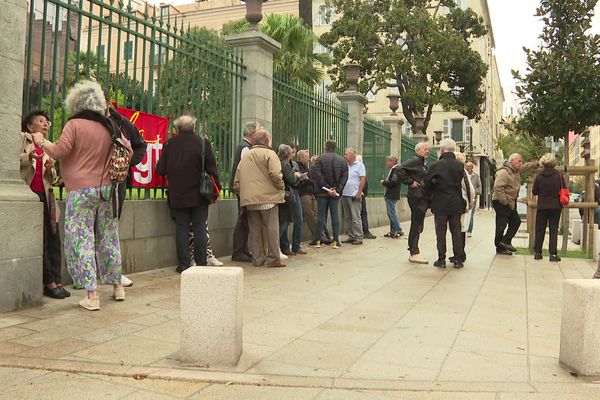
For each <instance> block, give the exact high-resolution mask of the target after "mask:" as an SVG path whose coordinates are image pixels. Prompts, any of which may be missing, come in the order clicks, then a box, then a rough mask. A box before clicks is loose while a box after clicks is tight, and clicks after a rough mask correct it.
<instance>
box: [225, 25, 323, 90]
mask: <svg viewBox="0 0 600 400" xmlns="http://www.w3.org/2000/svg"><path fill="white" fill-rule="evenodd" d="M259 29H260V31H261V32H263V33H264V34H266V35H268V36H270V37H271V38H273V39H275V40H277V41H278V42H279V43H281V49H279V50H278V51H277V53H275V56H274V59H273V64H274V69H275V71H277V72H285V73H286V74H287V75H288V76H290V77H291V78H292V79H298V80H300V81H302V82H304V83H306V84H310V85H315V84H319V83H321V82H322V81H323V78H324V77H325V72H324V71H323V70H322V69H321V68H319V67H317V66H315V63H320V64H323V65H325V66H327V65H330V64H331V59H330V57H329V55H328V54H315V53H313V47H314V45H315V44H316V43H317V42H318V37H317V35H316V34H315V33H314V32H313V31H312V30H310V28H308V27H307V26H306V25H305V24H304V22H303V21H302V19H301V18H299V17H297V16H295V15H289V14H269V15H268V16H267V17H266V18H265V19H264V20H263V21H262V22H261V23H260V24H259ZM248 30H250V24H249V23H248V22H247V21H245V20H238V21H230V22H228V23H226V24H225V25H223V29H222V30H221V34H222V35H224V36H227V35H230V34H232V33H240V32H246V31H248Z"/></svg>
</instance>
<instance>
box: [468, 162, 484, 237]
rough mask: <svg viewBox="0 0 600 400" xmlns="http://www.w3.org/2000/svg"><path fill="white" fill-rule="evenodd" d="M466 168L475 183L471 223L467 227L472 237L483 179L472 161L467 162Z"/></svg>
mask: <svg viewBox="0 0 600 400" xmlns="http://www.w3.org/2000/svg"><path fill="white" fill-rule="evenodd" d="M465 169H466V170H467V174H468V176H469V180H470V181H471V184H472V185H473V189H475V194H474V200H473V207H471V212H470V213H469V225H468V227H467V236H468V237H471V235H472V234H473V221H474V219H475V209H476V208H477V199H478V198H479V196H481V179H480V178H479V175H477V173H476V172H475V171H474V169H475V165H474V164H473V163H472V162H471V161H468V162H467V164H466V166H465Z"/></svg>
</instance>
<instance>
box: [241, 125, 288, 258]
mask: <svg viewBox="0 0 600 400" xmlns="http://www.w3.org/2000/svg"><path fill="white" fill-rule="evenodd" d="M270 144H271V135H270V134H269V132H267V131H265V130H259V131H258V132H256V135H255V136H254V145H253V146H252V148H251V149H250V151H248V153H247V154H246V155H245V156H244V157H243V158H242V160H241V161H240V164H239V168H238V169H237V172H236V174H235V177H234V181H233V188H234V190H235V191H236V193H237V194H238V198H239V201H240V207H242V208H243V209H245V212H246V213H247V214H248V225H249V228H250V230H249V232H248V245H249V247H250V252H251V254H252V263H253V264H254V265H255V266H257V267H261V266H263V265H265V263H266V265H267V267H285V264H282V263H281V259H280V253H279V212H278V211H279V210H278V207H277V205H278V204H282V203H283V202H284V201H285V199H284V188H285V185H284V182H283V174H282V172H281V161H280V160H279V157H277V154H276V153H275V152H274V151H273V150H272V149H271V147H270ZM263 229H264V230H265V231H266V235H265V236H264V237H263ZM265 241H266V242H265ZM265 248H266V249H267V251H266V254H265Z"/></svg>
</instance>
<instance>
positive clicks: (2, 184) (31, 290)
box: [0, 0, 44, 312]
mask: <svg viewBox="0 0 600 400" xmlns="http://www.w3.org/2000/svg"><path fill="white" fill-rule="evenodd" d="M6 3H7V4H5V6H4V7H3V8H2V13H0V71H2V79H0V137H1V138H2V140H0V226H1V227H2V230H1V231H0V312H6V311H12V310H16V309H19V308H23V307H29V306H35V305H40V304H41V303H42V241H43V227H44V224H43V222H44V220H43V214H42V212H43V210H42V203H40V201H39V199H38V198H37V196H36V195H35V194H34V193H33V192H32V191H31V190H29V188H28V187H27V185H25V184H24V182H23V181H22V180H21V179H20V177H19V152H20V148H21V140H20V135H19V133H20V132H21V107H22V101H23V98H22V97H23V96H22V95H23V71H25V40H26V22H27V1H26V0H7V1H6Z"/></svg>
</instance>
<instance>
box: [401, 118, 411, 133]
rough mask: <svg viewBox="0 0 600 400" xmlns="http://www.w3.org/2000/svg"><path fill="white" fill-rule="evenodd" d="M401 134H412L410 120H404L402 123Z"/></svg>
mask: <svg viewBox="0 0 600 400" xmlns="http://www.w3.org/2000/svg"><path fill="white" fill-rule="evenodd" d="M402 134H403V135H404V136H408V137H411V136H412V125H411V124H410V122H408V121H404V125H402Z"/></svg>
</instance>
